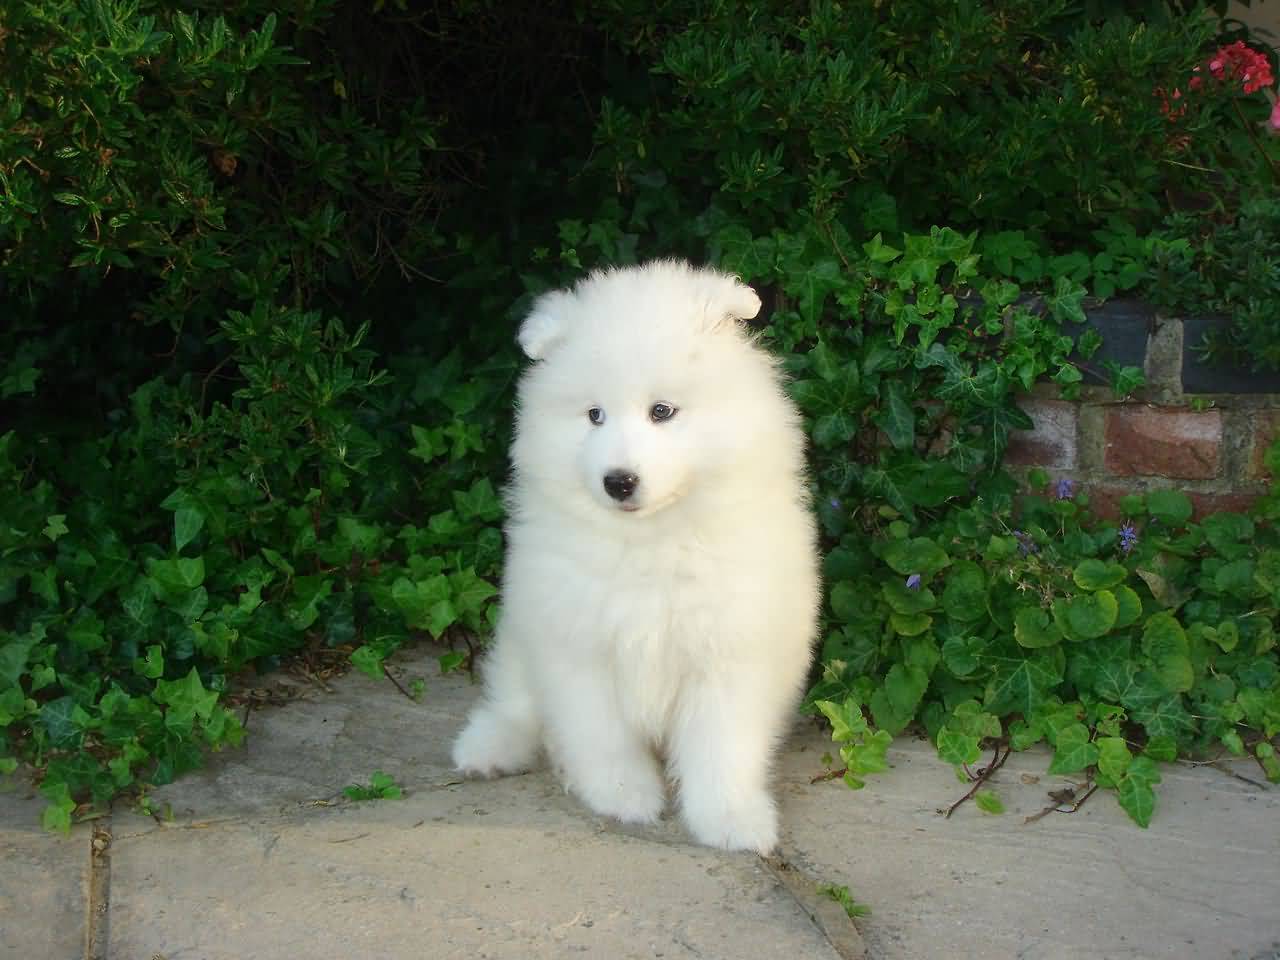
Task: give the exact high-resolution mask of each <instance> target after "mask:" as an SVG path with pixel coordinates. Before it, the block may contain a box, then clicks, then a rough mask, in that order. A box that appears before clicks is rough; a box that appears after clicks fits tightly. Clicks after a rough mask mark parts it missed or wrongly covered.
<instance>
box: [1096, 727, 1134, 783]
mask: <svg viewBox="0 0 1280 960" xmlns="http://www.w3.org/2000/svg"><path fill="white" fill-rule="evenodd" d="M1095 743H1096V745H1097V748H1098V772H1099V773H1101V774H1103V775H1104V776H1106V777H1109V778H1110V779H1111V780H1113V781H1117V782H1118V781H1119V780H1120V778H1121V777H1122V776H1124V772H1125V770H1127V769H1128V768H1129V763H1130V761H1132V760H1133V754H1131V753H1130V752H1129V745H1128V744H1127V743H1126V742H1125V740H1124V738H1123V737H1099V738H1098V739H1097V741H1095Z"/></svg>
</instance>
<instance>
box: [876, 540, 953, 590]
mask: <svg viewBox="0 0 1280 960" xmlns="http://www.w3.org/2000/svg"><path fill="white" fill-rule="evenodd" d="M884 561H885V563H887V564H889V566H890V567H892V568H893V569H894V571H895V572H897V573H900V574H902V575H903V576H904V577H905V576H911V575H912V574H919V575H920V576H921V577H922V578H923V579H925V580H928V579H930V578H931V577H933V576H934V574H936V573H938V572H939V571H941V570H942V569H943V568H944V567H946V566H948V565H949V564H950V563H951V558H950V557H949V556H947V552H946V551H945V550H943V549H942V548H941V547H940V546H938V545H937V544H936V543H934V542H933V541H932V540H930V539H928V538H927V537H916V538H914V539H912V540H891V541H889V542H888V543H887V544H886V545H885V548H884Z"/></svg>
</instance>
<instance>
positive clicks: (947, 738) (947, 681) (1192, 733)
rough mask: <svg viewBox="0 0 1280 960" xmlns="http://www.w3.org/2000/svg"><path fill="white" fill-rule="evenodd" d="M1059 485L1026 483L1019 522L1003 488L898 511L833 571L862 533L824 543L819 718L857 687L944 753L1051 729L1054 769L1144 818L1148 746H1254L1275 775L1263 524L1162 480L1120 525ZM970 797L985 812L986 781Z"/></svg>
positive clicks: (1149, 806) (1155, 778) (1158, 754)
mask: <svg viewBox="0 0 1280 960" xmlns="http://www.w3.org/2000/svg"><path fill="white" fill-rule="evenodd" d="M1035 481H1038V482H1039V484H1040V485H1041V486H1042V487H1043V486H1044V485H1045V484H1047V481H1048V478H1047V477H1045V476H1043V475H1040V476H1038V477H1036V478H1034V479H1033V482H1035ZM1064 492H1065V491H1064V490H1061V489H1060V490H1057V491H1050V495H1049V496H1044V495H1035V496H1032V497H1030V498H1028V499H1027V500H1026V501H1025V502H1023V503H1022V505H1021V508H1020V511H1019V515H1018V519H1017V520H1016V522H1017V523H1018V524H1019V526H1018V528H1016V529H1015V528H1013V527H1012V524H1013V523H1014V522H1015V520H1014V515H1013V509H1012V508H1013V504H1012V500H1011V499H1010V498H1008V497H990V498H979V499H977V500H975V501H974V502H973V503H972V504H971V505H969V506H967V507H964V508H959V509H954V510H951V511H949V512H948V513H946V514H944V515H942V516H940V517H939V518H937V519H936V520H932V521H929V522H926V523H920V524H916V525H915V527H914V528H913V527H912V526H911V525H909V524H906V523H904V522H903V521H901V520H896V519H895V520H893V521H891V522H890V523H889V524H888V525H887V528H886V530H885V535H884V536H883V537H881V538H876V539H874V540H873V541H872V552H873V553H874V554H875V556H876V558H877V559H878V561H879V562H878V563H874V564H869V565H867V566H866V567H864V568H862V569H860V570H858V571H856V572H853V571H850V570H847V569H846V570H845V571H844V572H839V573H838V572H837V571H838V570H839V569H840V568H841V565H842V564H843V562H844V560H843V552H844V551H850V552H851V551H853V550H855V549H858V548H859V546H860V544H861V543H863V542H864V541H865V537H866V534H865V532H861V531H860V532H858V533H854V534H849V535H846V537H845V539H844V542H843V543H842V544H841V546H840V547H837V548H836V550H834V551H832V553H831V554H830V555H829V556H828V559H827V569H828V573H829V575H831V576H832V577H833V578H838V579H837V580H836V583H835V585H834V586H833V588H832V593H831V598H832V600H831V606H832V617H831V627H830V632H829V633H828V635H827V638H826V641H825V644H824V649H823V659H824V661H825V667H824V675H823V679H822V680H821V682H820V683H819V684H818V685H817V687H815V689H814V691H813V694H812V698H813V700H814V704H813V706H814V707H815V708H816V709H818V710H820V711H821V712H822V713H823V714H825V715H827V716H828V717H831V716H832V715H836V716H846V715H848V716H855V717H856V716H859V715H860V707H861V706H864V705H865V706H868V707H869V708H870V710H871V714H872V716H873V718H874V720H875V723H876V725H877V726H878V727H880V728H881V730H885V729H888V730H890V731H895V730H899V729H902V728H903V727H905V726H906V725H907V724H908V723H910V722H912V721H913V720H914V721H917V722H919V723H921V724H923V726H924V727H925V729H926V730H927V731H928V733H929V735H930V736H931V737H932V738H933V740H934V742H935V743H936V744H937V747H938V753H939V755H940V756H941V758H942V759H943V760H945V761H947V762H949V763H951V764H953V765H955V766H956V767H957V768H962V767H967V766H968V765H970V764H973V763H975V762H976V761H977V760H978V758H979V756H980V751H981V748H982V746H983V745H984V744H986V743H989V742H993V741H1005V740H1007V741H1008V742H1009V743H1010V744H1011V745H1012V747H1013V748H1014V749H1016V750H1024V749H1027V748H1028V747H1030V746H1032V745H1034V744H1036V743H1040V742H1046V743H1047V744H1048V745H1049V746H1051V747H1052V748H1053V759H1052V763H1051V765H1050V767H1049V772H1050V773H1052V774H1080V773H1084V772H1088V773H1089V775H1090V776H1092V777H1093V779H1094V781H1095V782H1096V783H1098V784H1099V785H1100V786H1103V787H1106V788H1110V789H1114V790H1115V791H1116V795H1117V798H1118V800H1119V802H1120V805H1121V806H1122V807H1123V808H1124V809H1125V810H1126V812H1128V813H1129V815H1130V816H1131V817H1132V818H1133V819H1134V821H1135V822H1137V823H1138V824H1139V825H1141V826H1144V827H1145V826H1146V825H1147V824H1148V823H1149V822H1150V820H1151V817H1152V815H1153V812H1154V809H1155V791H1154V786H1155V785H1156V784H1158V783H1159V781H1160V773H1159V768H1158V764H1159V763H1160V762H1167V761H1172V760H1173V759H1174V758H1175V757H1177V756H1179V755H1181V754H1196V753H1203V752H1205V751H1212V750H1218V751H1222V752H1229V753H1231V754H1235V755H1238V756H1243V755H1245V754H1252V755H1253V756H1255V757H1256V758H1257V759H1258V761H1259V764H1260V765H1261V766H1262V767H1263V769H1264V772H1266V773H1267V775H1268V776H1269V777H1270V778H1271V779H1273V780H1274V779H1276V778H1275V776H1274V773H1275V771H1274V770H1273V769H1272V770H1269V769H1268V766H1267V763H1266V760H1267V759H1268V758H1270V757H1272V756H1273V749H1274V748H1273V746H1272V744H1271V743H1270V740H1271V739H1272V738H1274V737H1275V736H1276V735H1277V733H1280V655H1278V653H1277V645H1276V632H1275V618H1276V613H1277V601H1280V593H1277V592H1276V591H1277V587H1278V586H1280V579H1278V578H1277V576H1276V571H1280V540H1278V539H1277V537H1276V533H1275V531H1274V530H1273V529H1272V528H1271V527H1270V525H1269V524H1260V523H1255V522H1254V521H1253V520H1251V519H1250V518H1248V517H1246V516H1243V515H1240V514H1231V513H1223V514H1218V515H1215V516H1212V517H1209V518H1208V519H1206V520H1205V521H1203V522H1202V523H1199V524H1193V523H1190V522H1189V518H1190V516H1191V506H1190V501H1189V500H1188V499H1187V498H1186V497H1185V496H1184V495H1183V494H1181V493H1177V492H1173V491H1159V492H1153V493H1152V494H1150V495H1149V496H1148V497H1146V498H1144V497H1140V496H1136V497H1132V498H1129V500H1128V502H1127V503H1126V504H1125V509H1126V512H1127V514H1128V519H1127V520H1126V521H1125V522H1124V523H1123V524H1121V525H1120V526H1116V525H1114V524H1111V523H1101V522H1098V521H1095V520H1093V519H1092V518H1091V517H1090V514H1089V512H1088V509H1087V508H1088V496H1087V494H1086V493H1084V492H1081V493H1078V494H1076V496H1075V497H1069V496H1061V495H1054V494H1055V493H1064ZM886 514H887V515H888V516H891V515H892V514H893V512H892V511H884V510H881V511H880V513H879V517H878V518H877V519H875V520H872V521H871V522H873V523H879V522H882V521H883V520H884V519H887V516H886ZM913 564H919V569H920V575H919V579H918V584H919V585H918V586H917V587H916V588H914V589H912V590H910V591H909V594H910V596H911V597H912V598H913V600H912V603H911V607H910V614H911V617H912V619H909V620H908V619H904V617H903V616H902V613H903V601H902V597H903V595H904V594H903V590H904V587H903V582H904V580H903V574H904V572H905V571H907V570H908V569H911V568H912V567H913ZM913 576H914V574H913ZM843 596H850V597H852V596H858V597H864V598H867V599H866V600H865V601H864V602H862V603H860V604H858V605H851V604H847V603H842V602H841V601H840V599H839V598H841V597H843ZM835 738H836V739H837V740H840V741H842V742H846V743H847V744H848V745H849V746H851V747H852V748H853V749H857V746H858V744H859V742H860V741H859V738H865V732H864V731H861V730H856V729H854V728H853V726H851V725H849V724H848V723H846V724H844V725H837V727H836V729H835ZM975 799H976V801H977V802H978V804H979V806H980V807H981V808H982V809H984V810H987V811H988V812H996V807H997V806H998V798H995V797H994V796H990V797H988V799H985V800H984V799H983V796H982V794H981V793H979V794H978V796H977V797H976V798H975Z"/></svg>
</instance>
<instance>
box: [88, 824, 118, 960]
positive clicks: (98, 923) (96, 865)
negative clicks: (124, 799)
mask: <svg viewBox="0 0 1280 960" xmlns="http://www.w3.org/2000/svg"><path fill="white" fill-rule="evenodd" d="M111 839H112V838H111V815H110V814H109V813H108V814H107V815H106V816H105V817H103V818H102V819H100V820H97V821H95V822H94V824H93V834H92V836H91V837H90V838H89V884H88V890H87V891H86V895H85V923H84V956H85V960H107V950H108V941H109V939H110V927H111Z"/></svg>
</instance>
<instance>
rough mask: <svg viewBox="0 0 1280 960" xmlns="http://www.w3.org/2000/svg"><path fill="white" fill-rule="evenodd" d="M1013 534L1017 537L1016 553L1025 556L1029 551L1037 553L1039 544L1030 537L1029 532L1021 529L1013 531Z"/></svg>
mask: <svg viewBox="0 0 1280 960" xmlns="http://www.w3.org/2000/svg"><path fill="white" fill-rule="evenodd" d="M1013 535H1014V536H1015V537H1017V539H1018V553H1020V554H1022V556H1024V557H1025V556H1026V555H1027V554H1029V553H1039V552H1040V545H1039V544H1038V543H1036V542H1035V541H1034V540H1032V539H1031V534H1029V533H1026V532H1025V531H1022V530H1015V531H1013Z"/></svg>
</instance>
